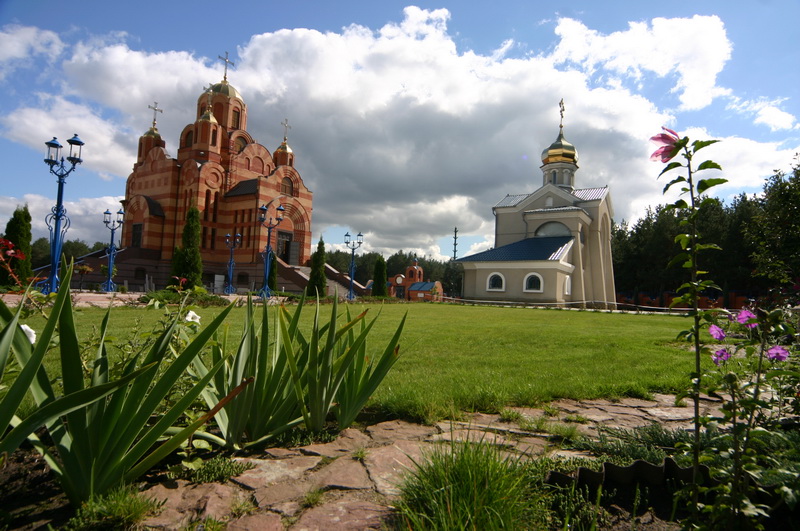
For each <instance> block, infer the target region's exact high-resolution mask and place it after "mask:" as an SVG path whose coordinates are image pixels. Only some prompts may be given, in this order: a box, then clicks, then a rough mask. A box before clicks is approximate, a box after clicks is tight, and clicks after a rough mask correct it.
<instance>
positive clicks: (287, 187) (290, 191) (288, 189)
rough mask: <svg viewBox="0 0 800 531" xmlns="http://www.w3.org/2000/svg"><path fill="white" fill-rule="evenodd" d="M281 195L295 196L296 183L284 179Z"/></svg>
mask: <svg viewBox="0 0 800 531" xmlns="http://www.w3.org/2000/svg"><path fill="white" fill-rule="evenodd" d="M281 193H282V194H283V195H288V196H293V195H294V183H293V182H292V180H291V179H290V178H289V177H284V178H283V180H282V181H281Z"/></svg>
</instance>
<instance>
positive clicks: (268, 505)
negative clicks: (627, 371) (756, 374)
mask: <svg viewBox="0 0 800 531" xmlns="http://www.w3.org/2000/svg"><path fill="white" fill-rule="evenodd" d="M718 406H719V402H718V401H715V400H713V399H708V400H705V401H704V402H703V409H704V413H707V412H712V411H714V410H716V409H717V407H718ZM513 409H515V410H516V411H518V412H519V413H521V414H522V415H523V416H525V417H528V418H529V419H535V418H538V417H542V416H546V417H547V419H548V421H549V422H566V421H570V420H572V421H573V422H574V421H575V420H581V421H582V423H580V424H577V425H578V426H579V429H580V430H581V431H583V432H584V433H586V434H588V435H591V434H593V433H596V432H597V428H598V426H606V427H617V428H628V429H630V428H634V427H638V426H645V425H648V424H652V423H660V424H662V425H665V426H666V427H669V428H681V429H685V428H689V427H690V426H691V424H692V408H691V407H689V406H688V405H687V406H686V407H678V406H676V405H675V402H674V397H673V396H670V395H655V396H654V400H640V399H623V400H621V401H619V402H612V401H609V400H583V401H577V400H558V401H555V402H552V403H550V404H549V405H548V407H547V408H546V409H531V408H513ZM465 438H469V439H470V440H484V441H490V442H492V443H494V444H499V445H502V446H503V447H504V448H505V449H506V450H507V451H509V452H512V453H516V454H521V455H527V456H532V457H535V456H540V455H561V456H565V457H567V456H579V455H581V454H580V453H579V452H574V451H569V450H561V449H560V448H559V447H558V446H557V445H556V444H553V443H552V440H551V438H550V437H549V436H548V435H547V434H545V433H533V432H529V431H525V430H522V429H521V428H520V426H519V424H517V423H509V422H500V420H499V415H487V414H480V413H478V414H474V415H472V416H471V417H470V418H469V419H468V420H467V421H463V422H450V421H445V422H439V423H438V424H436V425H435V426H422V425H418V424H412V423H409V422H404V421H399V420H394V421H387V422H381V423H379V424H375V425H372V426H368V427H366V428H364V429H363V430H361V429H354V428H349V429H346V430H344V431H343V432H342V433H341V434H340V436H339V437H338V438H337V439H336V440H335V441H333V442H330V443H327V444H312V445H309V446H303V447H298V448H288V449H284V448H272V449H268V450H265V451H264V452H263V454H262V455H259V456H257V458H256V457H248V458H241V459H242V460H243V461H249V462H251V463H252V464H253V465H254V468H252V469H251V470H248V471H246V472H244V473H243V474H241V475H240V476H238V477H235V478H233V479H232V480H231V481H230V482H228V483H226V484H219V483H206V484H199V485H195V484H191V483H189V482H187V481H183V480H176V481H171V482H167V483H160V484H157V485H155V486H153V487H151V488H149V489H148V490H147V491H146V492H145V494H146V495H149V496H152V497H154V498H156V499H159V500H165V503H164V507H163V510H162V512H161V514H159V515H158V516H156V517H153V518H151V519H149V520H147V521H146V522H145V524H146V525H147V526H149V527H151V528H156V529H182V528H184V527H185V526H187V525H188V524H189V523H191V522H194V521H198V520H203V519H207V518H213V519H215V520H218V521H224V522H227V523H228V527H227V528H228V529H231V530H251V529H252V530H255V529H258V530H284V529H289V530H293V531H301V530H334V529H335V530H345V529H352V530H356V529H381V528H382V525H383V523H384V522H385V521H386V520H387V519H388V518H389V517H390V515H391V514H392V510H393V508H392V504H393V503H394V502H395V501H396V500H397V496H398V494H399V488H398V486H399V484H400V482H401V480H402V477H403V474H404V473H405V471H406V470H408V469H409V468H410V467H413V461H415V460H417V461H418V460H420V459H421V458H423V457H424V455H425V452H426V450H428V449H430V448H432V446H433V445H435V444H437V443H439V442H442V441H448V440H452V439H456V440H464V439H465ZM312 497H318V498H319V501H318V503H315V504H310V503H308V501H309V500H310V499H311V498H312ZM242 501H246V502H250V503H251V504H252V506H254V507H255V510H254V511H253V512H252V513H251V514H248V515H245V516H241V517H236V516H235V514H234V508H235V507H236V506H238V505H241V502H242ZM309 505H311V506H309Z"/></svg>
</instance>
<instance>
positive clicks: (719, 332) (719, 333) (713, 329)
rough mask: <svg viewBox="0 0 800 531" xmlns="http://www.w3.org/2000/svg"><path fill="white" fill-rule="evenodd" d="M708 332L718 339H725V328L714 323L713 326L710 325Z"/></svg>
mask: <svg viewBox="0 0 800 531" xmlns="http://www.w3.org/2000/svg"><path fill="white" fill-rule="evenodd" d="M708 333H709V334H711V337H713V338H714V339H716V340H717V341H722V340H723V339H725V330H723V329H722V328H720V327H718V326H717V325H715V324H712V325H711V326H709V327H708Z"/></svg>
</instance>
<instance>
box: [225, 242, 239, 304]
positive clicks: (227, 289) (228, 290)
mask: <svg viewBox="0 0 800 531" xmlns="http://www.w3.org/2000/svg"><path fill="white" fill-rule="evenodd" d="M241 243H242V235H241V234H237V235H236V237H235V238H233V239H231V235H230V234H226V235H225V246H226V247H227V248H228V249H230V250H231V258H230V260H228V285H227V286H225V294H226V295H232V294H233V293H236V287H235V286H234V285H233V266H234V261H233V250H234V249H236V248H237V247H238V246H239V245H240V244H241Z"/></svg>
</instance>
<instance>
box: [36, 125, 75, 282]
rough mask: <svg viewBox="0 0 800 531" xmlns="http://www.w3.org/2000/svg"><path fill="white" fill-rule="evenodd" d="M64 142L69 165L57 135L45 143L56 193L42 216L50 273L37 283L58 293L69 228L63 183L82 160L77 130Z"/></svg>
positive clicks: (47, 160) (46, 162) (46, 159)
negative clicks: (48, 249)
mask: <svg viewBox="0 0 800 531" xmlns="http://www.w3.org/2000/svg"><path fill="white" fill-rule="evenodd" d="M67 143H68V144H69V156H68V157H67V158H66V162H68V163H69V164H65V163H64V157H63V156H62V155H61V148H62V146H61V144H59V142H58V140H57V139H56V137H53V140H50V141H48V142H45V145H46V146H47V156H46V158H45V159H44V162H45V164H47V165H48V166H50V173H52V174H53V175H55V176H56V177H57V178H58V181H57V182H58V195H57V196H56V206H54V207H53V209H52V210H51V211H50V213H49V214H48V215H47V216H46V217H45V218H44V220H45V223H47V228H48V229H50V274H49V276H48V277H47V279H46V280H43V281H42V282H40V283H39V284H37V286H38V287H39V288H41V290H42V293H44V294H48V293H56V292H58V284H59V278H58V268H59V265H60V262H61V249H62V247H63V246H64V237H65V236H66V234H67V229H68V228H69V218H68V217H67V210H66V209H65V208H64V184H65V183H66V181H67V176H68V175H69V174H70V173H72V172H73V171H74V170H75V167H76V166H77V165H78V164H80V163H81V162H83V159H81V150H82V149H83V141H82V140H81V139H80V138H78V135H77V133H76V134H75V135H74V136H73V137H72V138H70V139H69V140H67Z"/></svg>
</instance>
